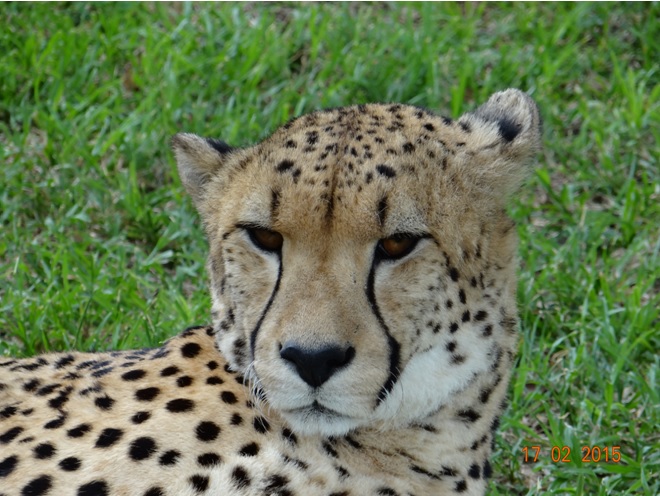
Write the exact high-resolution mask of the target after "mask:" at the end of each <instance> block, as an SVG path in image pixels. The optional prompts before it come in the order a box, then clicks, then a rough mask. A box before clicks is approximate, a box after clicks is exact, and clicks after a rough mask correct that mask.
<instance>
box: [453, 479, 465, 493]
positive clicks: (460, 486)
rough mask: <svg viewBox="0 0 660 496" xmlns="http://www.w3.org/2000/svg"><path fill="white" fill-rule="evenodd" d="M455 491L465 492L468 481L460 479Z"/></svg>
mask: <svg viewBox="0 0 660 496" xmlns="http://www.w3.org/2000/svg"><path fill="white" fill-rule="evenodd" d="M454 491H456V492H457V493H464V492H465V491H467V482H465V481H464V480H459V481H458V482H457V483H456V485H455V486H454Z"/></svg>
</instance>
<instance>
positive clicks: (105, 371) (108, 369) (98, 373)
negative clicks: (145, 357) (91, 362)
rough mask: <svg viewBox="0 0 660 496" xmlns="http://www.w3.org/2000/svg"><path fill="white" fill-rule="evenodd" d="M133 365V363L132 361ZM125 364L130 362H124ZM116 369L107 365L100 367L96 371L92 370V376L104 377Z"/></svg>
mask: <svg viewBox="0 0 660 496" xmlns="http://www.w3.org/2000/svg"><path fill="white" fill-rule="evenodd" d="M131 365H133V364H132V363H131ZM123 366H128V364H124V365H123ZM113 370H114V369H113V368H112V367H106V368H104V369H99V370H96V371H94V372H92V377H103V376H104V375H108V374H109V373H110V372H112V371H113Z"/></svg>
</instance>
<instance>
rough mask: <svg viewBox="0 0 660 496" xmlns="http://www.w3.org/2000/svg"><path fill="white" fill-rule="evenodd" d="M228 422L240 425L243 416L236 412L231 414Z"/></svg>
mask: <svg viewBox="0 0 660 496" xmlns="http://www.w3.org/2000/svg"><path fill="white" fill-rule="evenodd" d="M230 423H231V425H241V424H242V423H243V417H241V416H240V415H239V414H238V413H234V414H233V415H232V416H231V420H230Z"/></svg>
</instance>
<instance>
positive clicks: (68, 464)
mask: <svg viewBox="0 0 660 496" xmlns="http://www.w3.org/2000/svg"><path fill="white" fill-rule="evenodd" d="M58 465H59V466H60V468H61V469H62V470H64V471H65V472H75V471H76V470H78V469H79V468H80V460H79V459H78V458H76V457H75V456H69V457H67V458H64V459H63V460H60V463H58Z"/></svg>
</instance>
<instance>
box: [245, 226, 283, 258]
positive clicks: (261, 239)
mask: <svg viewBox="0 0 660 496" xmlns="http://www.w3.org/2000/svg"><path fill="white" fill-rule="evenodd" d="M245 230H246V231H247V233H248V236H250V240H251V241H252V242H253V243H254V245H255V246H256V247H257V248H260V249H262V250H264V251H271V252H272V251H280V250H281V249H282V243H283V242H284V238H282V235H281V234H280V233H278V232H275V231H271V230H270V229H263V228H259V227H247V228H245Z"/></svg>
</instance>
